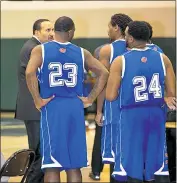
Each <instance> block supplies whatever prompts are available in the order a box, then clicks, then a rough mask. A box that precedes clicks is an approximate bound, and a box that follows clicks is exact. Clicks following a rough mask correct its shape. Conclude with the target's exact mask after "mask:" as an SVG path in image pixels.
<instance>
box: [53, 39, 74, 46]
mask: <svg viewBox="0 0 177 183" xmlns="http://www.w3.org/2000/svg"><path fill="white" fill-rule="evenodd" d="M53 42H56V43H58V44H64V45H67V44H71V43H70V42H65V43H61V42H58V41H56V40H53Z"/></svg>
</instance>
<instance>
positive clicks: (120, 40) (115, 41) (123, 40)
mask: <svg viewBox="0 0 177 183" xmlns="http://www.w3.org/2000/svg"><path fill="white" fill-rule="evenodd" d="M117 41H125V39H117V40H115V41H114V42H113V43H115V42H117Z"/></svg>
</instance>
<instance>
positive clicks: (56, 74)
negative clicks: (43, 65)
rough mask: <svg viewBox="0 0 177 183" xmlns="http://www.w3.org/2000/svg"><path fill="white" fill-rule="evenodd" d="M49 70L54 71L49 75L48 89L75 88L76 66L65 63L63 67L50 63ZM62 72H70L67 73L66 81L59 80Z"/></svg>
mask: <svg viewBox="0 0 177 183" xmlns="http://www.w3.org/2000/svg"><path fill="white" fill-rule="evenodd" d="M48 68H49V70H54V69H56V71H52V72H51V73H50V74H49V83H50V87H55V86H64V84H66V86H67V87H75V86H76V84H77V70H78V68H77V65H76V64H73V63H65V64H64V65H63V66H62V64H61V63H50V64H49V66H48ZM63 70H71V71H70V72H68V79H70V80H65V79H60V78H61V77H62V75H63Z"/></svg>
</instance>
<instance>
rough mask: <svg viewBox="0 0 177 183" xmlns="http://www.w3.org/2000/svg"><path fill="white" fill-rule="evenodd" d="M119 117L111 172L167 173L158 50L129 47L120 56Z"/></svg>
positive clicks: (161, 68)
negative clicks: (113, 167) (130, 48)
mask: <svg viewBox="0 0 177 183" xmlns="http://www.w3.org/2000/svg"><path fill="white" fill-rule="evenodd" d="M122 59H123V67H122V82H121V88H120V108H121V113H120V120H119V132H118V134H117V135H118V142H117V145H119V148H117V149H119V150H118V152H117V154H116V163H115V169H114V172H113V176H114V177H115V179H117V180H126V178H127V176H129V177H132V178H136V179H139V180H143V175H144V177H145V180H147V181H149V180H153V179H154V175H168V166H167V165H168V164H167V154H166V143H165V118H164V109H163V106H164V82H165V75H166V70H165V65H164V63H163V58H162V54H161V53H159V52H157V51H154V50H152V49H149V48H146V49H132V50H131V51H129V52H127V53H126V54H124V55H123V56H122Z"/></svg>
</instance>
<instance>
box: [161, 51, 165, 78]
mask: <svg viewBox="0 0 177 183" xmlns="http://www.w3.org/2000/svg"><path fill="white" fill-rule="evenodd" d="M160 59H161V62H162V67H163V72H164V76H166V68H165V64H164V60H163V56H162V53H160Z"/></svg>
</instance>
